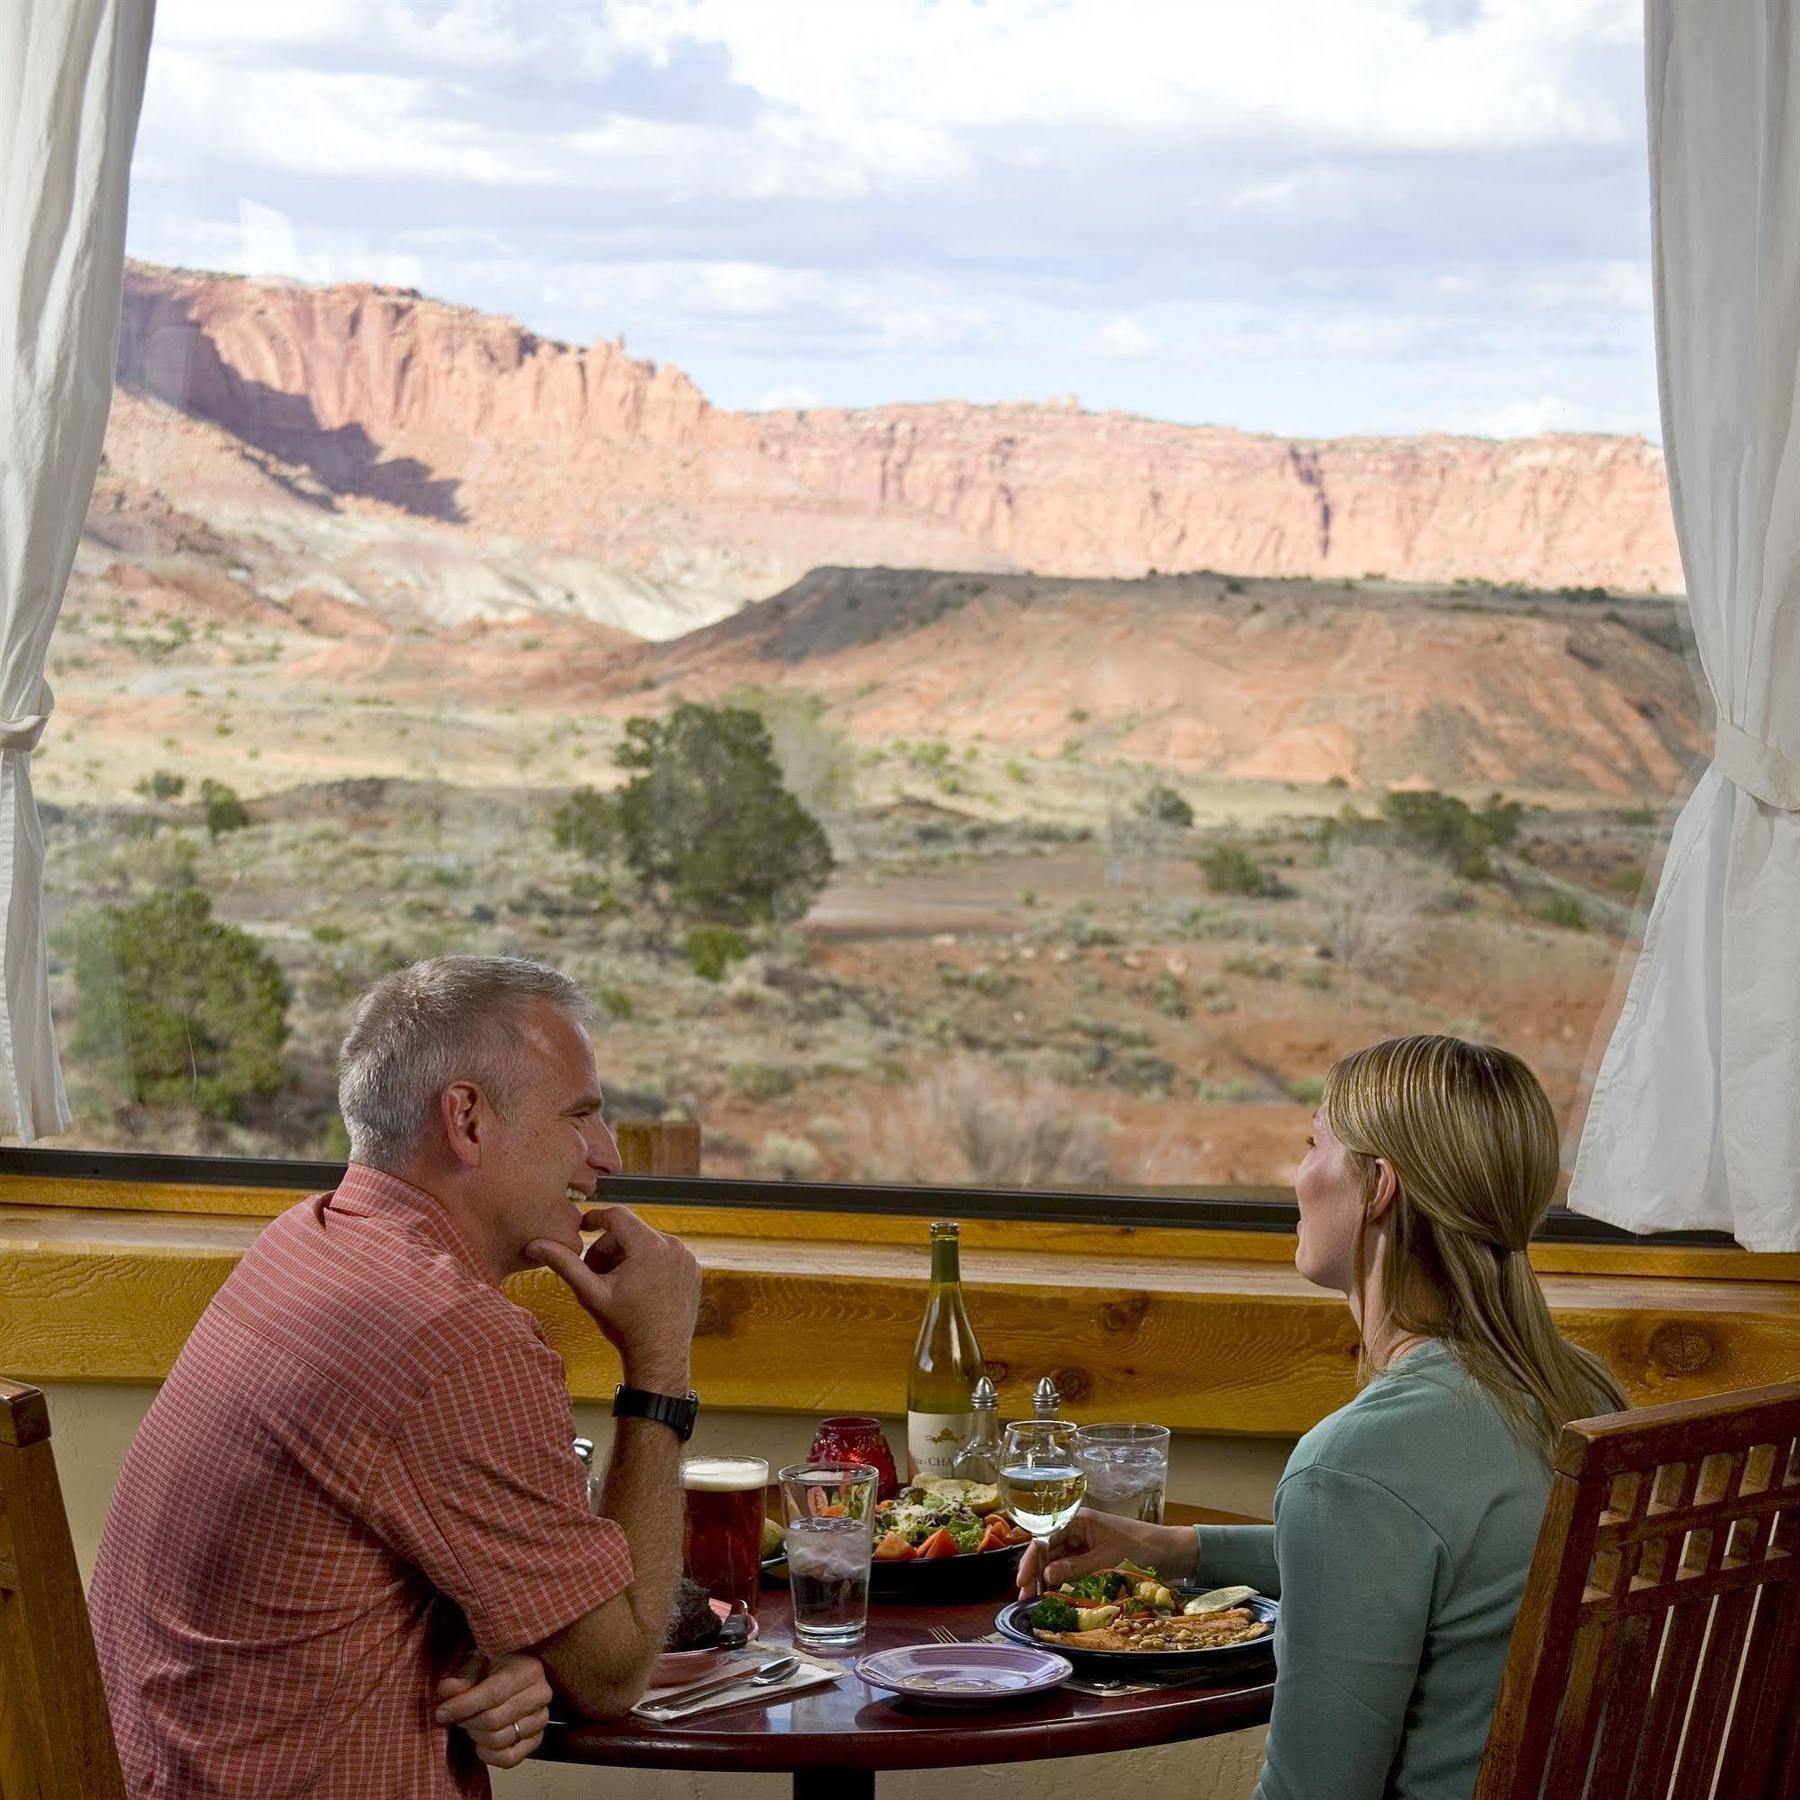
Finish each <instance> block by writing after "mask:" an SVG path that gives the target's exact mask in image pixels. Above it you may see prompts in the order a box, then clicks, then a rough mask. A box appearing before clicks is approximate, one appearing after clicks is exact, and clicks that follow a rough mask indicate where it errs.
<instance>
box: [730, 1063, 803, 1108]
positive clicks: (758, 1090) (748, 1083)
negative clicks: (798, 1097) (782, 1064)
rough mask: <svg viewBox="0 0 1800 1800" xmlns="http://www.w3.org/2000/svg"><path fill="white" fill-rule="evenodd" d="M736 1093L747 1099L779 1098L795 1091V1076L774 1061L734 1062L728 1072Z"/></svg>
mask: <svg viewBox="0 0 1800 1800" xmlns="http://www.w3.org/2000/svg"><path fill="white" fill-rule="evenodd" d="M726 1073H727V1075H728V1077H729V1079H730V1081H731V1086H732V1091H733V1092H734V1093H738V1094H741V1095H742V1096H743V1097H744V1098H745V1099H746V1100H779V1099H780V1098H781V1097H782V1096H783V1095H784V1094H791V1093H792V1092H793V1091H794V1078H793V1076H792V1075H790V1074H789V1073H788V1072H787V1070H786V1069H778V1068H776V1067H775V1065H774V1064H773V1063H759V1062H740V1063H733V1064H732V1065H731V1067H730V1069H729V1070H728V1071H727V1072H726Z"/></svg>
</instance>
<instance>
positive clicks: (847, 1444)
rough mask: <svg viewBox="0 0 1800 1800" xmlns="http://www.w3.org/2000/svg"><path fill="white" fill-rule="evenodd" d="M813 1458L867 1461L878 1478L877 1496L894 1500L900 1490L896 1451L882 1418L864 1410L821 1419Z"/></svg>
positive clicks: (850, 1461)
mask: <svg viewBox="0 0 1800 1800" xmlns="http://www.w3.org/2000/svg"><path fill="white" fill-rule="evenodd" d="M812 1460H813V1461H814V1462H818V1463H834V1462H835V1463H867V1464H869V1465H870V1466H871V1467H872V1468H873V1469H874V1470H875V1471H876V1475H877V1478H878V1484H877V1487H876V1493H875V1498H876V1499H877V1500H891V1499H893V1497H894V1496H895V1495H896V1494H897V1493H899V1491H900V1478H899V1476H898V1475H896V1474H895V1472H894V1453H893V1451H892V1450H890V1449H889V1448H888V1441H887V1438H886V1437H885V1436H884V1435H883V1434H882V1430H881V1421H880V1420H879V1419H872V1418H869V1417H867V1416H866V1415H863V1414H855V1415H851V1416H846V1417H844V1418H838V1419H821V1420H820V1421H819V1429H818V1431H817V1433H816V1434H815V1435H814V1437H813V1443H812Z"/></svg>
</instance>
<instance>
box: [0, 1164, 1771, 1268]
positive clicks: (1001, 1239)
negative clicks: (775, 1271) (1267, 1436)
mask: <svg viewBox="0 0 1800 1800" xmlns="http://www.w3.org/2000/svg"><path fill="white" fill-rule="evenodd" d="M300 1198H301V1195H300V1194H298V1193H297V1192H295V1190H293V1189H292V1188H259V1187H201V1186H179V1185H175V1184H172V1183H170V1184H163V1183H144V1182H108V1181H88V1180H81V1179H71V1180H44V1179H40V1178H37V1177H33V1176H26V1175H0V1207H7V1206H25V1207H66V1208H71V1209H76V1210H80V1211H95V1210H98V1211H108V1212H121V1213H144V1214H148V1215H152V1216H155V1215H170V1214H176V1215H217V1216H221V1217H227V1218H247V1219H272V1218H274V1217H275V1216H276V1215H277V1214H278V1213H282V1212H285V1211H286V1210H287V1209H288V1207H290V1206H292V1205H293V1204H294V1203H295V1202H296V1201H297V1200H299V1199H300ZM643 1212H644V1216H645V1217H646V1218H647V1219H649V1220H650V1221H651V1222H652V1223H654V1224H655V1225H656V1226H657V1228H658V1229H659V1230H661V1231H672V1232H675V1233H677V1234H678V1235H679V1236H681V1237H697V1236H706V1237H741V1238H756V1239H763V1240H770V1241H782V1242H797V1243H846V1244H869V1243H873V1244H923V1242H924V1221H923V1220H922V1218H896V1217H892V1216H886V1215H874V1214H868V1213H817V1212H787V1211H763V1210H761V1209H754V1210H753V1209H750V1208H744V1207H734V1206H732V1205H731V1204H730V1203H729V1202H721V1203H720V1204H718V1205H713V1206H706V1205H700V1204H697V1203H695V1202H691V1201H688V1202H676V1203H670V1204H666V1205H657V1206H647V1207H645V1208H643ZM963 1242H964V1244H965V1245H967V1246H969V1247H970V1248H972V1249H1006V1250H1014V1249H1018V1250H1025V1249H1035V1250H1044V1251H1054V1252H1060V1253H1062V1254H1064V1255H1068V1256H1090V1255H1095V1254H1099V1255H1134V1256H1143V1257H1150V1258H1153V1259H1155V1260H1157V1261H1159V1262H1163V1261H1180V1262H1196V1261H1199V1262H1207V1261H1214V1260H1219V1259H1225V1260H1229V1261H1233V1262H1246V1263H1291V1262H1292V1261H1293V1258H1294V1238H1293V1234H1292V1233H1291V1232H1269V1231H1243V1230H1234V1229H1231V1228H1229V1227H1225V1228H1217V1229H1215V1228H1213V1227H1210V1226H1203V1227H1197V1228H1195V1229H1193V1230H1183V1229H1181V1228H1179V1227H1176V1226H1144V1225H1085V1224H1069V1223H1063V1222H1059V1221H1056V1220H1049V1219H1045V1220H1010V1219H1004V1220H998V1219H969V1220H965V1221H964V1222H963ZM1531 1266H1532V1267H1533V1268H1534V1269H1536V1270H1537V1271H1538V1273H1539V1274H1540V1275H1552V1274H1563V1275H1577V1274H1579V1275H1611V1274H1617V1275H1634V1276H1654V1277H1659V1278H1671V1277H1673V1278H1678V1279H1698V1280H1706V1281H1720V1280H1735V1281H1793V1282H1800V1254H1781V1253H1775V1254H1758V1253H1757V1252H1755V1251H1750V1250H1738V1249H1735V1248H1712V1247H1688V1248H1680V1249H1671V1248H1666V1247H1664V1246H1661V1245H1650V1244H1620V1245H1610V1244H1608V1245H1601V1244H1534V1245H1533V1246H1532V1249H1531Z"/></svg>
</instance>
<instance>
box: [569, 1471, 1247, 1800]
mask: <svg viewBox="0 0 1800 1800" xmlns="http://www.w3.org/2000/svg"><path fill="white" fill-rule="evenodd" d="M1165 1518H1166V1519H1167V1521H1168V1522H1169V1523H1172V1524H1224V1525H1243V1524H1249V1523H1253V1521H1251V1520H1248V1519H1246V1518H1245V1517H1244V1516H1243V1515H1242V1514H1241V1513H1228V1512H1219V1511H1215V1510H1212V1509H1209V1508H1204V1507H1194V1506H1180V1505H1177V1504H1174V1503H1171V1504H1170V1505H1169V1506H1168V1508H1167V1510H1166V1513H1165ZM1003 1604H1004V1601H1003V1600H996V1599H994V1598H992V1597H991V1596H990V1597H989V1598H987V1599H985V1600H980V1601H955V1602H951V1603H947V1604H933V1605H920V1604H899V1603H895V1602H892V1601H885V1600H881V1599H872V1600H871V1601H870V1604H869V1623H868V1630H867V1633H866V1635H865V1637H864V1640H863V1642H862V1643H861V1644H859V1645H858V1646H857V1647H856V1649H855V1650H854V1651H851V1652H846V1653H844V1654H842V1655H841V1657H827V1658H823V1659H822V1660H830V1661H837V1660H841V1661H842V1663H843V1665H844V1671H845V1672H844V1675H843V1677H842V1679H841V1680H839V1681H837V1682H835V1683H833V1684H832V1685H831V1686H829V1687H820V1688H813V1689H811V1690H809V1691H807V1692H804V1693H800V1694H797V1695H795V1696H794V1697H793V1698H791V1699H784V1700H780V1701H776V1702H774V1703H766V1702H765V1703H758V1702H756V1701H754V1700H751V1701H747V1702H746V1703H744V1704H742V1705H739V1706H735V1707H732V1708H730V1709H728V1710H724V1711H715V1712H706V1713H701V1714H699V1715H697V1716H696V1717H694V1718H691V1719H682V1720H676V1721H673V1722H670V1723H667V1724H657V1723H654V1722H652V1721H650V1720H648V1719H644V1718H640V1717H638V1716H636V1715H635V1714H631V1713H626V1714H624V1715H623V1716H621V1717H618V1718H611V1719H601V1720H595V1721H591V1722H585V1723H558V1722H553V1723H552V1725H551V1727H550V1729H549V1731H548V1732H547V1733H546V1734H545V1737H544V1742H543V1744H542V1745H541V1747H540V1748H539V1750H538V1755H539V1756H540V1757H542V1758H545V1759H547V1760H549V1761H553V1762H562V1763H590V1764H594V1765H597V1766H606V1767H613V1768H634V1769H697V1770H705V1771H709V1772H711V1773H715V1774H720V1775H747V1774H787V1775H791V1776H792V1777H793V1791H794V1800H873V1796H874V1794H875V1782H876V1777H877V1776H878V1775H879V1774H880V1773H881V1772H882V1771H883V1770H886V1769H961V1768H972V1767H978V1766H982V1765H987V1764H993V1763H1008V1762H1033V1761H1039V1760H1042V1759H1045V1758H1050V1757H1063V1756H1094V1755H1097V1754H1100V1753H1103V1752H1106V1751H1115V1750H1139V1749H1143V1748H1145V1747H1147V1746H1150V1745H1154V1744H1174V1743H1182V1742H1186V1741H1187V1740H1189V1739H1193V1738H1203V1737H1213V1736H1216V1735H1218V1734H1219V1733H1222V1732H1227V1731H1241V1730H1244V1729H1246V1728H1247V1727H1250V1726H1255V1725H1263V1724H1266V1723H1267V1722H1268V1718H1269V1709H1270V1706H1271V1704H1272V1703H1273V1700H1274V1695H1275V1667H1274V1661H1273V1658H1272V1657H1270V1658H1267V1659H1265V1660H1263V1661H1262V1662H1260V1663H1259V1664H1256V1665H1253V1666H1252V1667H1250V1668H1248V1669H1240V1671H1238V1672H1235V1673H1232V1674H1230V1675H1220V1676H1218V1677H1217V1678H1216V1679H1214V1680H1212V1681H1206V1682H1193V1683H1184V1684H1182V1685H1179V1686H1176V1685H1171V1686H1157V1687H1152V1688H1148V1689H1145V1690H1142V1691H1133V1692H1123V1693H1110V1694H1109V1693H1093V1692H1088V1691H1086V1690H1085V1689H1080V1688H1075V1687H1069V1686H1064V1687H1058V1688H1052V1689H1050V1690H1049V1691H1048V1692H1046V1693H1043V1694H1038V1695H1034V1696H1031V1697H1029V1698H1023V1699H1008V1700H1004V1701H997V1702H995V1703H994V1704H993V1705H991V1706H982V1707H968V1706H958V1707H956V1708H954V1709H950V1708H944V1707H925V1706H920V1705H918V1704H916V1703H914V1702H910V1701H904V1700H899V1699H897V1698H896V1697H895V1696H893V1695H891V1694H888V1693H886V1692H884V1691H883V1690H881V1689H878V1688H875V1687H871V1686H870V1685H869V1684H868V1683H867V1682H865V1681H863V1680H862V1679H860V1677H859V1676H858V1675H857V1673H856V1662H857V1659H858V1657H860V1656H863V1655H866V1654H868V1653H869V1652H871V1651H876V1650H887V1649H892V1648H897V1647H899V1646H901V1645H907V1644H930V1643H934V1642H935V1643H942V1642H946V1641H952V1640H953V1641H956V1642H961V1643H977V1642H980V1641H982V1640H983V1639H985V1638H987V1637H989V1636H990V1635H991V1634H992V1633H993V1631H994V1621H995V1615H996V1614H997V1613H998V1611H999V1610H1000V1608H1001V1606H1002V1605H1003ZM757 1622H758V1627H759V1634H760V1635H759V1638H758V1642H759V1645H760V1646H762V1647H764V1648H767V1649H769V1650H770V1651H771V1653H779V1650H780V1648H782V1647H785V1646H787V1645H789V1644H790V1643H791V1642H792V1639H793V1628H792V1618H791V1615H790V1611H789V1607H788V1596H787V1590H786V1588H785V1586H782V1585H778V1584H774V1583H770V1584H766V1585H765V1586H764V1588H763V1590H762V1594H761V1597H760V1599H759V1602H758V1606H757ZM810 1654H812V1655H814V1656H819V1655H820V1653H819V1652H818V1651H816V1650H814V1651H812V1652H810Z"/></svg>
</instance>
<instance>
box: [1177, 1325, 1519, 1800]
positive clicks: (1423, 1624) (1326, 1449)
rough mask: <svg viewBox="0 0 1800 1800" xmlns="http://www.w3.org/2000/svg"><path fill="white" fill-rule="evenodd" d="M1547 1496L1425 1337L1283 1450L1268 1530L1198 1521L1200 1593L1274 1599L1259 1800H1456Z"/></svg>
mask: <svg viewBox="0 0 1800 1800" xmlns="http://www.w3.org/2000/svg"><path fill="white" fill-rule="evenodd" d="M1549 1488H1550V1473H1549V1470H1548V1468H1547V1467H1546V1466H1545V1464H1544V1462H1543V1460H1542V1459H1541V1458H1540V1457H1538V1456H1537V1455H1535V1454H1534V1453H1533V1452H1532V1451H1531V1450H1529V1449H1527V1448H1526V1447H1525V1446H1523V1445H1522V1444H1521V1443H1520V1442H1519V1441H1518V1439H1517V1438H1516V1437H1515V1436H1514V1435H1513V1433H1512V1431H1511V1430H1510V1429H1509V1428H1508V1426H1507V1423H1506V1420H1505V1418H1504V1417H1503V1416H1502V1414H1501V1412H1500V1410H1499V1408H1498V1407H1497V1406H1496V1405H1495V1404H1494V1402H1493V1401H1492V1400H1491V1399H1490V1398H1489V1397H1488V1395H1487V1393H1486V1391H1485V1390H1484V1389H1483V1388H1482V1387H1481V1385H1480V1384H1479V1383H1478V1382H1477V1381H1475V1380H1474V1378H1473V1377H1472V1376H1470V1375H1469V1374H1468V1373H1467V1372H1466V1371H1465V1370H1464V1368H1463V1367H1462V1365H1461V1364H1460V1363H1459V1362H1458V1361H1457V1360H1456V1358H1455V1356H1453V1355H1452V1354H1451V1353H1450V1351H1448V1350H1447V1349H1446V1348H1445V1347H1444V1346H1443V1345H1442V1344H1440V1343H1436V1342H1432V1343H1426V1344H1423V1345H1421V1346H1419V1348H1417V1349H1415V1350H1413V1351H1412V1352H1411V1353H1410V1354H1408V1355H1407V1356H1405V1357H1403V1358H1402V1359H1401V1360H1400V1361H1399V1362H1397V1363H1396V1364H1395V1365H1394V1366H1393V1367H1392V1368H1391V1369H1390V1370H1389V1371H1387V1372H1386V1373H1385V1374H1382V1375H1378V1376H1377V1377H1376V1378H1375V1379H1374V1380H1373V1381H1371V1382H1370V1383H1369V1385H1368V1386H1367V1387H1365V1388H1364V1389H1363V1391H1362V1392H1361V1393H1360V1394H1358V1395H1357V1396H1356V1398H1355V1399H1354V1400H1352V1401H1351V1402H1350V1404H1349V1405H1348V1406H1346V1407H1343V1408H1342V1409H1341V1410H1340V1411H1338V1412H1335V1413H1333V1414H1332V1415H1331V1416H1330V1417H1329V1418H1327V1419H1322V1420H1321V1421H1320V1422H1319V1423H1318V1424H1317V1425H1315V1426H1314V1427H1313V1429H1312V1430H1311V1431H1309V1432H1308V1433H1307V1434H1306V1436H1305V1437H1303V1438H1302V1439H1301V1440H1300V1442H1299V1443H1298V1444H1297V1445H1295V1447H1294V1454H1293V1455H1292V1456H1291V1457H1290V1458H1289V1459H1288V1465H1287V1470H1286V1472H1285V1473H1284V1474H1283V1476H1282V1478H1281V1485H1280V1486H1279V1487H1278V1488H1277V1489H1276V1490H1275V1523H1274V1524H1273V1525H1219V1526H1213V1525H1203V1526H1201V1527H1200V1532H1199V1537H1200V1552H1199V1557H1200V1560H1199V1565H1198V1568H1197V1571H1196V1573H1197V1575H1198V1577H1199V1579H1200V1580H1202V1581H1207V1582H1212V1583H1217V1584H1225V1583H1236V1582H1244V1583H1247V1584H1248V1585H1250V1586H1252V1587H1255V1588H1257V1589H1259V1590H1261V1591H1262V1592H1263V1593H1265V1594H1268V1595H1270V1596H1271V1597H1272V1598H1277V1599H1279V1600H1280V1602H1281V1617H1280V1619H1279V1621H1278V1623H1277V1625H1276V1628H1275V1656H1276V1668H1277V1673H1276V1677H1275V1710H1274V1713H1273V1716H1272V1717H1271V1720H1270V1724H1269V1741H1268V1747H1267V1751H1266V1753H1265V1760H1264V1764H1263V1771H1262V1779H1261V1780H1260V1781H1259V1782H1258V1784H1257V1788H1256V1800H1468V1797H1469V1795H1470V1793H1471V1792H1472V1790H1473V1789H1474V1786H1475V1776H1476V1773H1477V1771H1478V1770H1479V1768H1480V1766H1481V1753H1482V1748H1483V1746H1484V1745H1485V1743H1486V1741H1487V1730H1488V1719H1489V1715H1490V1714H1491V1713H1492V1712H1493V1710H1494V1699H1495V1696H1496V1694H1497V1693H1498V1691H1499V1687H1500V1671H1501V1668H1502V1666H1503V1664H1504V1663H1505V1660H1506V1646H1507V1640H1508V1638H1509V1636H1510V1634H1511V1632H1512V1625H1513V1616H1514V1614H1515V1613H1516V1612H1517V1611H1518V1606H1519V1595H1520V1592H1521V1591H1522V1589H1523V1588H1524V1585H1525V1572H1526V1568H1527V1566H1528V1565H1529V1563H1530V1561H1531V1552H1532V1546H1533V1545H1534V1544H1535V1542H1536V1541H1537V1532H1538V1526H1539V1524H1540V1522H1541V1520H1542V1517H1543V1512H1544V1502H1545V1500H1546V1498H1547V1496H1548V1494H1549Z"/></svg>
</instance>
